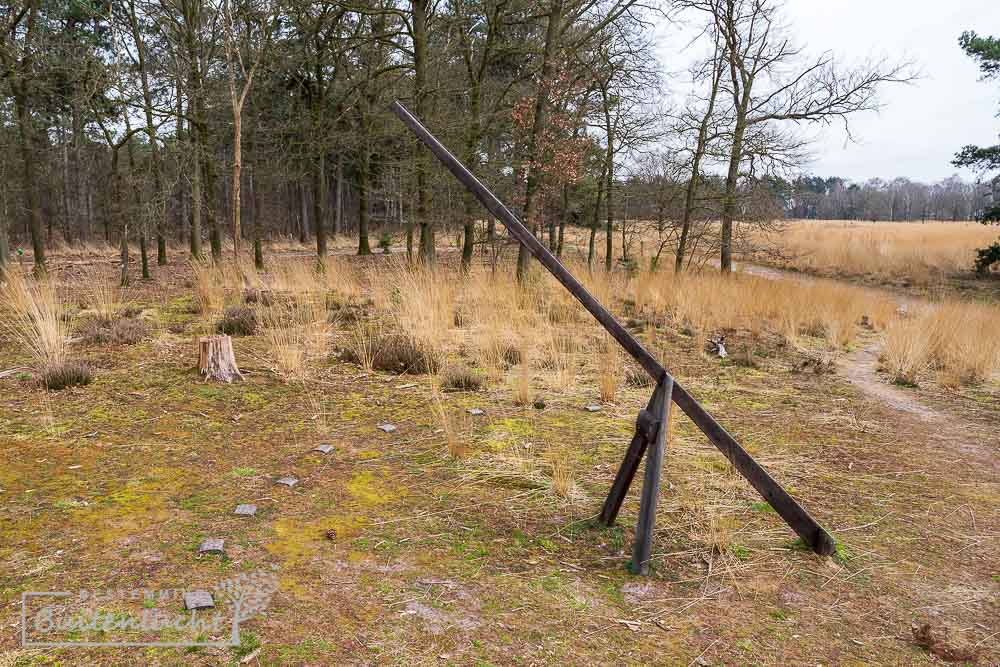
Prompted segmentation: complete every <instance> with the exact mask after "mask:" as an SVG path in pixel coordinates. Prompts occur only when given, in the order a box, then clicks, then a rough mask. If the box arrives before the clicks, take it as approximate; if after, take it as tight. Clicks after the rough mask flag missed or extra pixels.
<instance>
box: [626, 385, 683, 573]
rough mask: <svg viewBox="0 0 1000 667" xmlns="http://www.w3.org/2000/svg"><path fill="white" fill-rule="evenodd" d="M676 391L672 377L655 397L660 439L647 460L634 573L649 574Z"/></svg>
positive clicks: (640, 505) (658, 390) (633, 562)
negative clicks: (673, 398)
mask: <svg viewBox="0 0 1000 667" xmlns="http://www.w3.org/2000/svg"><path fill="white" fill-rule="evenodd" d="M673 391H674V381H673V379H672V378H671V377H670V376H669V375H668V376H666V377H665V378H663V380H661V381H660V384H659V386H658V387H657V388H656V392H655V393H654V394H653V397H654V398H655V399H656V404H655V405H654V406H653V414H654V415H656V418H657V420H658V422H659V423H658V425H657V426H658V428H657V429H656V436H655V437H654V439H653V442H652V443H651V445H652V446H651V447H650V448H649V456H647V457H646V475H645V479H644V480H643V483H642V501H641V502H640V504H639V520H638V521H637V522H636V526H635V545H634V546H633V549H632V571H633V572H635V573H637V574H642V575H646V574H649V557H650V556H651V555H652V553H653V527H654V526H655V524H656V501H657V500H658V499H659V497H660V472H661V471H662V470H663V456H664V452H665V451H666V448H667V438H668V436H669V434H670V404H671V402H672V401H671V395H672V394H673Z"/></svg>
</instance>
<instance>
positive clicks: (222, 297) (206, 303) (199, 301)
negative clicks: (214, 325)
mask: <svg viewBox="0 0 1000 667" xmlns="http://www.w3.org/2000/svg"><path fill="white" fill-rule="evenodd" d="M191 274H192V281H193V287H194V302H195V307H196V308H197V310H198V312H199V313H201V314H202V315H206V316H213V315H216V314H218V313H219V312H221V311H222V308H223V306H224V305H225V302H226V282H225V277H224V275H223V271H222V270H221V269H220V268H219V267H218V266H216V265H215V264H212V263H210V262H207V261H194V260H192V261H191Z"/></svg>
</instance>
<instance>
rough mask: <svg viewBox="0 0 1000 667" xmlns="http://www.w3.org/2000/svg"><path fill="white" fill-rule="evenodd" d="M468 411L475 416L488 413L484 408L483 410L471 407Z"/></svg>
mask: <svg viewBox="0 0 1000 667" xmlns="http://www.w3.org/2000/svg"><path fill="white" fill-rule="evenodd" d="M467 412H468V413H469V414H470V415H472V416H473V417H482V416H483V415H485V414H486V413H485V412H484V411H483V410H481V409H480V408H469V409H468V410H467Z"/></svg>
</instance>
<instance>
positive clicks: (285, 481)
mask: <svg viewBox="0 0 1000 667" xmlns="http://www.w3.org/2000/svg"><path fill="white" fill-rule="evenodd" d="M277 483H278V484H281V485H282V486H287V487H288V488H289V489H290V488H292V487H293V486H295V485H296V484H298V483H299V480H298V479H296V478H295V477H282V478H281V479H279V480H278V482H277Z"/></svg>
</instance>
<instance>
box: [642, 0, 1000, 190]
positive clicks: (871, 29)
mask: <svg viewBox="0 0 1000 667" xmlns="http://www.w3.org/2000/svg"><path fill="white" fill-rule="evenodd" d="M784 16H785V21H786V22H787V23H788V24H789V25H790V28H791V30H790V33H791V35H792V37H793V38H794V40H795V41H796V42H797V43H798V44H800V45H802V46H804V47H806V51H807V52H808V53H817V54H818V53H820V52H822V51H826V50H832V51H833V52H834V54H835V55H836V57H837V60H838V61H839V62H843V63H845V64H846V63H850V62H857V61H860V60H863V59H865V58H867V57H870V56H871V57H880V56H888V57H889V58H893V59H906V60H912V61H914V62H915V63H916V65H917V67H918V68H919V70H920V72H921V74H922V78H921V79H920V80H918V81H916V82H915V83H913V84H912V85H894V86H889V87H887V88H886V89H885V90H884V93H883V94H882V96H881V99H882V102H883V108H882V110H881V111H880V112H878V113H865V114H863V115H860V116H856V117H854V118H853V119H852V121H851V132H852V134H853V135H854V138H855V140H856V143H846V145H845V142H847V136H846V134H845V132H844V131H843V129H842V128H840V127H830V128H826V129H824V130H822V131H820V132H819V133H818V136H817V140H816V144H815V149H814V155H815V160H814V162H813V163H812V164H811V165H809V166H808V167H807V169H806V171H809V172H811V173H815V174H817V175H821V176H843V177H847V178H851V179H857V180H864V179H867V178H872V177H875V176H879V177H882V178H892V177H895V176H907V177H910V178H912V179H915V180H922V181H936V180H939V179H941V178H945V177H947V176H949V175H951V174H953V173H956V172H957V171H958V170H956V169H955V168H954V167H952V166H951V159H952V157H953V155H954V154H955V152H956V151H957V150H958V149H959V148H961V147H962V146H964V145H966V144H972V143H975V144H986V143H996V139H997V135H998V133H1000V118H997V117H996V112H997V108H998V105H1000V86H998V85H997V83H996V82H991V83H984V82H981V81H979V70H978V68H977V67H976V65H975V63H974V62H973V61H972V60H971V59H970V58H968V57H966V56H965V54H964V53H963V52H962V50H961V49H960V48H959V46H958V37H959V35H960V34H961V33H962V31H963V30H975V31H976V32H978V33H979V34H987V35H988V34H993V35H998V34H1000V0H823V1H821V0H785V9H784ZM684 41H685V40H684V37H683V33H682V32H678V31H677V30H675V29H667V30H664V31H663V34H662V36H661V43H662V47H661V49H660V54H661V57H662V58H663V60H664V62H665V64H666V65H667V67H668V69H672V70H679V69H683V66H679V65H678V63H683V61H684V59H685V58H688V59H690V58H691V57H693V56H692V54H691V53H690V52H688V53H687V55H684V54H680V53H678V51H677V48H678V45H679V44H683V43H684ZM675 84H681V82H680V81H676V80H675ZM671 87H674V88H675V86H671ZM814 134H816V133H814ZM958 173H960V174H961V175H962V176H963V177H965V178H969V179H971V178H973V177H974V174H972V173H970V172H967V171H958Z"/></svg>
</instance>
